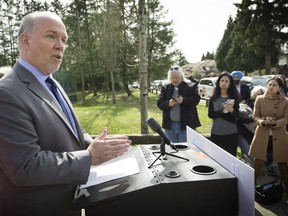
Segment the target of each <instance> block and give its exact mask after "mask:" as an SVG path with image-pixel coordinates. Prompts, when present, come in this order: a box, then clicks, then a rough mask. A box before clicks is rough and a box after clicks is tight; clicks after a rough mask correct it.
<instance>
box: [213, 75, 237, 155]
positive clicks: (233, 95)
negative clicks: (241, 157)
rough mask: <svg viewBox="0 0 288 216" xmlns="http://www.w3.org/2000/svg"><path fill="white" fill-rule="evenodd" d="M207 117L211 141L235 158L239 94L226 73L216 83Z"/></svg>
mask: <svg viewBox="0 0 288 216" xmlns="http://www.w3.org/2000/svg"><path fill="white" fill-rule="evenodd" d="M208 116H209V118H211V119H212V126H211V141H212V142H213V143H215V144H216V145H218V146H219V147H221V148H222V149H224V150H225V151H227V152H229V153H230V154H232V155H234V156H236V153H237V146H238V130H237V125H236V119H237V118H238V116H239V93H238V91H237V89H236V86H235V85H234V82H233V78H232V76H231V75H230V74H229V73H227V72H224V73H222V74H221V75H220V76H219V77H218V79H217V81H216V87H215V89H214V93H213V95H212V97H211V98H210V102H209V107H208Z"/></svg>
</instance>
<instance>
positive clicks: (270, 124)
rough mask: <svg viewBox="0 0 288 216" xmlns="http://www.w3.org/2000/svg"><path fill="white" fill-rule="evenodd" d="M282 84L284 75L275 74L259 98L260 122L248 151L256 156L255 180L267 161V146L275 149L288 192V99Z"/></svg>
mask: <svg viewBox="0 0 288 216" xmlns="http://www.w3.org/2000/svg"><path fill="white" fill-rule="evenodd" d="M282 87H283V82H282V80H281V79H279V78H277V77H274V78H272V79H270V80H269V81H268V82H267V91H266V92H265V94H264V95H260V96H258V97H257V98H256V101H255V105H254V110H253V119H254V121H255V122H256V124H257V127H256V130H255V134H254V137H253V140H252V143H251V147H250V152H249V155H250V156H252V157H253V158H254V163H253V168H254V170H255V184H256V182H257V177H258V176H259V174H260V172H261V169H262V167H263V165H264V162H265V161H266V160H267V149H268V148H270V149H271V150H272V153H273V160H274V162H276V163H277V164H278V167H279V171H280V174H281V176H282V179H283V182H284V185H285V189H286V194H287V195H288V166H287V162H288V137H287V134H286V128H285V127H286V124H287V123H288V100H287V98H286V97H285V96H284V95H283V94H281V93H280V90H281V88H282Z"/></svg>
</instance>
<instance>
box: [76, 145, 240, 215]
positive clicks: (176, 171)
mask: <svg viewBox="0 0 288 216" xmlns="http://www.w3.org/2000/svg"><path fill="white" fill-rule="evenodd" d="M159 148H160V144H159V145H157V144H154V145H137V146H131V148H130V150H129V151H128V152H127V154H125V156H123V157H135V158H136V159H137V163H138V166H139V169H140V173H138V174H135V175H131V176H128V177H124V178H120V179H117V180H113V181H109V182H105V183H102V184H99V185H95V186H91V187H88V188H84V189H81V190H77V191H76V193H75V199H74V201H73V202H74V206H75V208H85V209H86V211H85V215H86V216H92V215H93V216H98V215H109V214H112V213H117V212H118V213H119V212H121V213H122V214H126V215H127V214H128V215H132V214H133V215H135V214H142V215H143V214H151V213H154V214H155V213H159V214H161V215H163V214H167V215H172V214H177V215H179V214H183V215H184V214H185V215H187V214H189V215H196V216H198V215H199V216H206V215H207V216H208V215H209V216H211V215H221V216H226V215H227V216H233V215H237V211H238V191H237V178H236V177H235V176H234V175H232V174H231V173H230V172H228V171H227V170H226V169H225V168H223V167H222V166H221V165H219V164H218V163H217V162H215V161H214V160H213V159H212V158H210V157H209V156H207V155H205V154H203V152H201V151H200V150H199V149H198V148H197V147H196V146H194V145H192V144H190V145H187V144H186V143H180V144H178V145H177V149H178V152H176V151H175V150H173V149H172V148H171V147H170V146H166V147H165V149H166V151H167V152H169V153H171V154H173V155H177V156H179V157H182V158H187V159H188V161H187V160H183V159H181V158H178V157H173V156H170V155H164V156H163V157H162V156H161V157H160V158H159V160H156V161H155V159H157V158H158V156H159ZM152 163H154V164H153V166H152V167H151V168H148V167H149V165H151V164H152ZM187 212H188V213H187ZM190 212H191V213H190Z"/></svg>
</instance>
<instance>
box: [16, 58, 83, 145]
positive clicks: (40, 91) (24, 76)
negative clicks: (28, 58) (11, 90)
mask: <svg viewBox="0 0 288 216" xmlns="http://www.w3.org/2000/svg"><path fill="white" fill-rule="evenodd" d="M14 69H15V71H16V73H17V74H18V75H19V77H20V79H21V81H22V82H25V83H26V84H27V88H28V89H29V90H30V91H31V92H33V94H35V95H37V97H39V98H40V99H41V100H43V101H44V102H45V103H46V104H47V105H48V106H49V107H51V109H52V110H53V111H54V112H55V113H56V114H57V115H58V116H59V118H61V120H62V121H63V122H64V123H65V125H66V126H67V127H68V128H69V129H70V131H71V132H72V133H73V135H74V136H75V137H76V138H77V136H76V135H75V133H74V130H73V128H72V127H71V125H70V122H69V120H68V119H67V118H66V116H65V114H64V113H63V111H62V110H61V108H60V107H59V105H58V102H57V101H56V99H55V98H54V97H52V96H51V95H50V94H49V92H47V89H45V88H44V87H43V86H42V84H41V83H40V82H38V80H37V79H36V78H35V77H34V76H33V74H32V73H30V72H29V71H28V70H27V69H26V68H24V67H22V66H21V65H20V64H19V63H16V64H15V66H14ZM57 86H58V87H59V84H58V83H57ZM59 89H61V90H60V91H61V93H62V95H64V98H65V100H66V101H67V100H68V101H69V99H68V97H67V95H66V94H65V92H64V90H63V88H62V87H59ZM67 104H68V106H69V107H70V110H71V113H72V115H73V118H74V120H75V124H76V128H77V132H78V135H79V139H80V142H81V143H83V142H82V141H83V138H82V136H81V135H80V134H81V133H82V131H81V127H80V125H79V122H78V120H77V118H76V117H75V114H74V111H73V108H72V105H71V103H70V101H69V102H67Z"/></svg>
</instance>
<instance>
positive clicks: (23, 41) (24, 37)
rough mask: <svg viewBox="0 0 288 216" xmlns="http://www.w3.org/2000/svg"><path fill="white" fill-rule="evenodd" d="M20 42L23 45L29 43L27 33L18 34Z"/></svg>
mask: <svg viewBox="0 0 288 216" xmlns="http://www.w3.org/2000/svg"><path fill="white" fill-rule="evenodd" d="M19 38H20V43H21V44H22V45H23V46H25V45H29V39H30V36H29V35H28V34H27V33H21V34H20V36H19Z"/></svg>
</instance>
